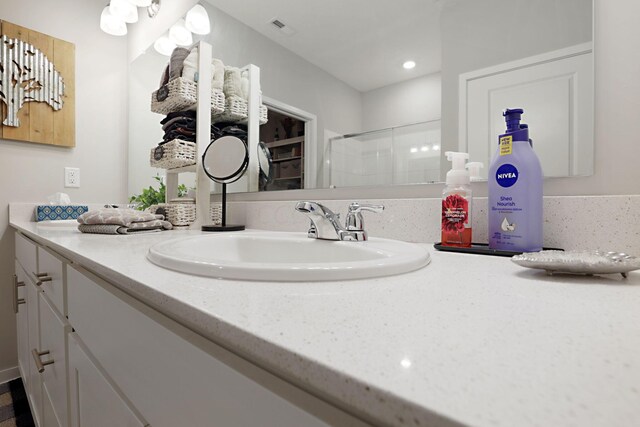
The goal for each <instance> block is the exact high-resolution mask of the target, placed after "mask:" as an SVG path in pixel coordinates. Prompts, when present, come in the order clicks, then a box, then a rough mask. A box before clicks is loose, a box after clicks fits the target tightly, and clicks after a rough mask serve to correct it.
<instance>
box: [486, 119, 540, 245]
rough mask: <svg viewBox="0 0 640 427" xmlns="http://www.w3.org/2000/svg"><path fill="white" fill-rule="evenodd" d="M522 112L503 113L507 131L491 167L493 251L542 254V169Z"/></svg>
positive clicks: (490, 233)
mask: <svg viewBox="0 0 640 427" xmlns="http://www.w3.org/2000/svg"><path fill="white" fill-rule="evenodd" d="M522 113H523V110H522V109H513V110H510V109H507V110H505V111H504V112H503V114H502V115H503V116H504V117H505V121H506V122H507V130H506V132H505V133H504V134H502V135H500V136H499V137H498V150H497V151H496V154H495V155H494V157H493V159H492V160H491V166H490V167H489V177H488V178H489V206H488V215H489V247H490V248H491V249H499V250H505V251H514V252H538V251H541V250H542V167H541V166H540V160H538V156H536V153H535V152H534V151H533V147H532V144H531V140H530V139H529V128H528V126H527V125H526V124H521V123H520V117H521V116H522Z"/></svg>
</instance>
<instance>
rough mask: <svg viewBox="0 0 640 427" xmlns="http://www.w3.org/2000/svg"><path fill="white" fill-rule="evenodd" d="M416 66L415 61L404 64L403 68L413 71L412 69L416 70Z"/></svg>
mask: <svg viewBox="0 0 640 427" xmlns="http://www.w3.org/2000/svg"><path fill="white" fill-rule="evenodd" d="M415 66H416V63H415V61H407V62H405V63H404V64H402V67H403V68H404V69H405V70H411V69H412V68H415Z"/></svg>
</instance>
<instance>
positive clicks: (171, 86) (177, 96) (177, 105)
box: [151, 77, 225, 114]
mask: <svg viewBox="0 0 640 427" xmlns="http://www.w3.org/2000/svg"><path fill="white" fill-rule="evenodd" d="M197 102H198V85H197V84H196V83H195V82H192V81H191V80H186V79H183V78H182V77H178V78H175V79H173V80H171V81H169V83H167V84H166V85H164V86H162V87H161V88H160V89H158V90H156V91H154V92H153V93H152V94H151V111H153V112H154V113H158V114H169V113H173V112H176V111H184V110H188V109H189V108H192V107H194V106H195V105H196V103H197ZM224 107H225V103H224V93H223V92H222V89H212V90H211V111H212V113H215V114H217V113H222V112H224Z"/></svg>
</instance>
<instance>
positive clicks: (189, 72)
mask: <svg viewBox="0 0 640 427" xmlns="http://www.w3.org/2000/svg"><path fill="white" fill-rule="evenodd" d="M197 72H198V47H197V46H196V47H194V48H193V49H191V52H190V53H189V55H188V56H187V57H186V58H185V59H184V68H183V69H182V78H183V79H185V80H189V81H191V82H195V81H196V73H197Z"/></svg>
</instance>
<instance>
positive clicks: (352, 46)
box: [129, 0, 594, 193]
mask: <svg viewBox="0 0 640 427" xmlns="http://www.w3.org/2000/svg"><path fill="white" fill-rule="evenodd" d="M201 4H202V5H203V7H204V8H205V9H206V11H207V13H208V15H209V18H210V21H211V23H212V26H211V27H212V31H211V33H210V34H208V35H205V36H195V35H194V42H195V41H198V40H204V41H206V42H208V43H210V44H211V45H212V46H213V57H214V58H218V59H220V60H222V61H223V62H224V64H225V65H226V64H229V65H233V66H238V67H241V66H244V65H246V64H255V65H256V66H258V67H259V68H260V87H261V91H262V95H263V97H262V103H263V104H264V105H265V106H266V107H267V108H268V110H269V111H268V121H267V123H266V124H263V125H262V126H260V138H259V140H261V141H264V147H265V148H266V149H267V151H266V152H265V151H258V158H259V159H260V155H262V154H266V155H265V158H266V157H267V156H270V157H271V158H272V160H271V165H272V166H271V167H270V168H269V170H270V172H269V174H266V175H265V174H258V173H253V174H246V175H245V176H244V177H242V178H241V179H239V180H237V181H235V182H234V183H232V184H229V186H228V191H229V192H246V191H249V189H253V191H255V189H259V190H260V191H264V190H284V189H290V188H296V189H298V188H302V189H313V188H331V187H338V188H340V187H352V186H377V187H379V186H393V185H402V184H417V183H434V182H439V181H442V179H443V177H444V175H445V174H446V172H447V168H448V165H447V163H446V161H444V160H443V154H442V153H444V152H445V151H466V152H469V153H470V157H471V160H472V161H481V162H483V163H485V165H486V164H488V163H489V161H490V158H491V156H493V154H494V151H495V146H496V144H497V135H498V134H500V133H502V131H503V130H504V129H503V126H504V124H503V118H502V115H501V111H502V110H503V109H505V108H523V109H524V110H525V114H524V116H523V120H524V121H525V122H526V123H527V124H528V125H529V128H530V134H531V138H532V139H533V142H534V147H535V149H536V152H537V153H538V157H539V158H540V159H541V162H542V164H543V170H544V172H545V176H547V177H566V176H583V175H590V174H592V173H593V153H594V138H593V108H594V107H593V92H594V87H593V18H592V17H593V0H563V1H557V0H536V1H530V0H398V1H394V2H382V1H375V2H371V1H370V0H350V1H348V2H344V1H341V0H326V1H322V2H312V3H309V2H300V1H297V0H262V1H257V0H256V1H253V0H252V1H242V2H238V1H236V0H206V1H202V2H201ZM175 18H176V19H175V20H176V21H177V20H178V19H179V18H181V17H180V16H176V17H175ZM168 59H169V58H168V57H166V56H162V55H160V54H158V53H157V52H155V51H154V49H153V47H151V46H150V47H149V48H148V49H147V51H146V52H145V53H144V54H142V55H140V56H139V57H138V58H136V59H135V60H134V61H133V62H132V64H131V67H130V76H131V77H130V85H129V89H130V97H129V99H130V105H129V111H130V120H129V122H130V132H129V138H130V142H129V150H130V152H129V161H130V166H129V191H130V192H131V193H135V192H137V191H139V190H140V188H144V187H146V186H148V185H150V181H151V180H152V177H153V176H155V174H156V170H154V169H152V168H150V167H148V163H149V161H148V157H149V150H150V148H151V147H153V146H154V145H155V144H157V143H158V141H159V140H162V134H161V133H160V132H161V130H160V129H159V127H158V121H159V119H160V118H161V117H159V116H158V115H155V114H153V113H151V112H149V107H148V102H149V96H150V94H151V93H152V92H153V91H154V90H157V89H158V87H157V86H158V85H157V80H158V79H159V78H160V75H161V73H162V70H164V68H165V66H166V64H167V61H168ZM255 154H256V153H255V151H254V150H253V149H252V150H251V152H250V153H249V156H253V155H255ZM259 163H260V164H262V165H263V168H262V170H266V169H264V168H266V164H267V163H268V162H266V161H265V160H264V158H263V159H260V160H259ZM234 166H238V165H234ZM228 168H231V167H230V166H227V165H225V171H224V172H225V173H226V172H227V169H228ZM483 170H484V171H485V173H486V171H487V170H488V168H485V169H483ZM264 176H267V177H271V178H270V180H271V181H270V183H269V184H268V185H266V184H264V185H263V183H264ZM185 178H187V177H186V176H185ZM180 179H181V180H182V179H183V177H182V176H181V178H180ZM188 179H189V178H187V179H186V180H185V181H184V182H183V183H185V184H186V185H187V186H190V184H191V183H190V182H189V181H188ZM250 179H252V180H256V181H258V180H260V182H259V183H250V182H249V180H250Z"/></svg>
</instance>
